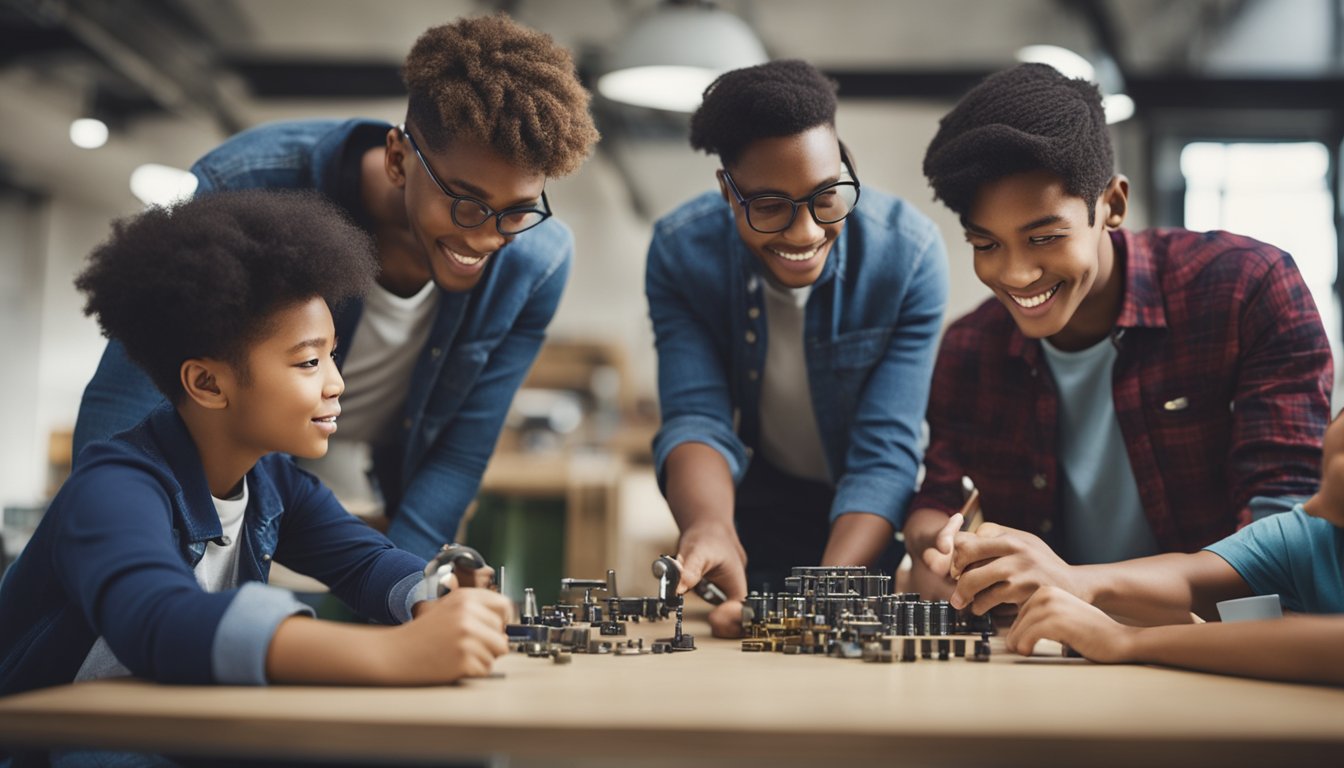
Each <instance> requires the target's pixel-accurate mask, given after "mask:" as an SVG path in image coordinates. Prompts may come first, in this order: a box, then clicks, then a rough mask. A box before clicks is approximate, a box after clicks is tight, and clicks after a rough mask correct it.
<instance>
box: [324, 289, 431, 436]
mask: <svg viewBox="0 0 1344 768" xmlns="http://www.w3.org/2000/svg"><path fill="white" fill-rule="evenodd" d="M438 298H439V291H438V286H436V285H435V284H434V281H433V280H431V281H429V282H427V283H425V287H423V288H421V289H420V291H419V293H416V294H415V295H414V296H410V297H407V298H402V297H400V296H397V295H395V294H393V293H389V292H388V291H387V290H386V289H384V288H383V287H381V286H379V285H377V284H375V285H374V286H373V288H372V289H371V290H370V291H369V293H368V295H367V296H366V297H365V298H364V311H363V313H362V314H361V315H360V317H359V327H358V328H356V329H355V338H354V340H353V341H352V342H351V343H350V346H349V347H348V348H347V350H346V353H345V363H344V364H343V365H342V366H341V376H342V377H343V378H344V379H345V394H343V395H341V417H340V419H339V420H338V424H339V425H340V427H339V429H338V430H337V431H336V435H335V436H334V438H333V439H334V440H341V441H346V440H358V441H362V442H376V441H377V440H378V439H379V438H381V437H383V436H384V434H385V433H386V430H387V429H388V428H389V427H390V426H392V425H393V424H394V423H395V420H396V418H397V417H398V416H400V415H401V411H402V408H404V407H405V405H406V392H407V391H408V390H409V389H410V381H411V374H413V373H414V372H415V364H416V361H417V360H419V359H420V352H421V350H423V349H424V346H425V342H426V341H428V340H429V332H430V330H432V328H433V325H434V310H435V309H436V308H437V307H438V305H439V302H438Z"/></svg>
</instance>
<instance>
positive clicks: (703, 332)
mask: <svg viewBox="0 0 1344 768" xmlns="http://www.w3.org/2000/svg"><path fill="white" fill-rule="evenodd" d="M835 113H836V95H835V84H834V83H833V82H831V81H830V80H828V79H827V78H826V77H825V76H824V75H822V74H821V73H820V72H819V71H817V69H816V68H815V67H813V66H812V65H811V64H808V63H807V62H804V61H798V60H784V61H772V62H769V63H767V64H762V65H760V66H756V67H748V68H745V69H738V70H734V71H732V72H728V73H727V74H724V75H723V76H722V77H720V78H719V79H718V80H717V81H715V82H714V84H712V85H711V86H710V87H709V88H708V89H707V90H706V92H705V98H704V102H703V103H702V104H701V106H700V108H699V110H697V112H696V113H695V115H694V117H692V119H691V145H692V146H693V147H694V148H696V149H701V150H704V151H706V152H708V153H709V154H712V155H717V156H718V157H719V159H720V161H721V162H722V165H723V167H722V169H720V170H719V171H718V172H717V173H716V179H715V180H716V181H717V186H718V188H717V189H716V190H715V191H713V192H707V193H705V194H703V195H701V196H700V197H698V198H696V199H694V200H691V201H690V202H687V203H686V204H684V205H682V206H681V207H680V208H678V209H677V210H675V211H673V212H672V213H671V214H669V215H667V216H666V217H664V218H663V219H662V220H660V221H659V222H658V223H657V225H656V226H655V228H654V235H653V242H652V244H651V245H650V246H649V257H648V265H647V271H646V277H645V292H646V294H647V295H648V300H649V314H650V317H651V318H652V320H653V330H654V335H655V337H656V343H657V347H658V396H659V404H660V406H661V408H662V426H661V428H660V429H659V431H658V434H657V436H656V437H655V439H654V446H653V447H654V458H655V462H656V466H657V470H658V478H659V481H660V483H661V484H662V487H663V488H664V491H665V493H666V495H667V501H668V505H669V506H670V507H671V510H672V514H673V516H674V517H675V518H676V520H677V524H678V526H679V527H680V529H681V541H680V543H679V545H678V553H679V554H680V556H681V557H682V559H683V562H684V565H685V567H684V570H683V572H682V576H683V579H682V584H681V588H682V589H685V588H687V587H690V586H694V585H695V584H696V583H697V582H699V581H700V580H701V579H702V578H708V579H710V580H712V581H713V582H715V583H717V584H718V585H719V586H720V587H722V588H723V590H724V592H725V593H726V595H727V597H728V598H729V600H728V601H727V602H725V603H723V604H722V605H720V606H719V607H717V608H715V609H714V611H713V613H711V614H710V624H711V626H712V628H713V630H714V632H715V634H717V635H732V634H737V633H739V632H740V631H741V621H740V611H739V610H738V609H739V608H740V604H739V603H738V602H737V599H739V598H741V597H744V596H745V595H746V593H747V589H748V587H749V586H750V588H752V589H762V588H767V587H773V588H774V589H782V588H783V579H784V577H786V576H787V575H788V573H789V572H790V569H791V568H792V567H793V566H797V565H817V564H825V565H876V564H882V565H883V566H884V567H887V568H894V567H895V565H896V563H897V562H899V559H900V558H899V554H900V551H899V546H898V545H896V544H895V543H894V542H893V534H894V532H895V531H896V530H898V529H899V527H900V525H901V520H902V518H903V516H904V512H905V505H906V502H907V501H908V500H909V498H910V496H911V494H912V493H913V492H914V489H915V478H916V474H917V473H918V470H919V460H920V420H921V418H922V417H923V413H924V406H925V403H926V402H927V400H928V396H929V376H930V371H931V369H932V365H933V355H934V348H935V345H936V342H937V338H938V330H939V328H940V327H941V326H942V321H943V308H944V306H945V304H946V301H947V264H946V260H945V254H944V251H943V242H942V238H941V237H940V236H939V234H938V231H937V229H936V228H935V227H934V225H933V223H932V222H931V221H929V219H928V218H927V217H925V216H924V215H923V214H921V213H920V212H919V211H918V210H916V209H915V208H914V207H913V206H911V205H910V204H909V203H907V202H905V201H904V200H901V199H899V198H895V197H892V196H890V195H887V194H884V193H882V192H880V191H878V190H875V189H872V188H871V187H862V194H860V182H859V174H858V172H857V171H856V169H855V162H854V157H853V156H852V155H851V154H850V153H849V152H848V151H847V148H846V147H845V146H844V145H843V144H842V143H841V141H840V138H839V136H838V135H837V132H836V127H835Z"/></svg>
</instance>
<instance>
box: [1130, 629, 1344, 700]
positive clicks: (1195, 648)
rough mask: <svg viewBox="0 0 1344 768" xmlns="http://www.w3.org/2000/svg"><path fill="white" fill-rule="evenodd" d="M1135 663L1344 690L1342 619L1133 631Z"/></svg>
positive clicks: (1343, 630) (1343, 634) (1343, 631)
mask: <svg viewBox="0 0 1344 768" xmlns="http://www.w3.org/2000/svg"><path fill="white" fill-rule="evenodd" d="M1131 640H1132V646H1131V648H1132V650H1131V655H1132V657H1133V660H1134V661H1140V662H1145V663H1152V664H1166V665H1170V666H1176V667H1186V668H1188V669H1198V670H1203V671H1205V672H1217V673H1221V674H1228V675H1246V676H1249V677H1261V678H1266V679H1270V680H1286V681H1291V682H1303V683H1329V684H1331V685H1344V618H1342V617H1339V616H1296V617H1290V618H1286V619H1277V620H1271V621H1251V622H1238V623H1234V624H1222V623H1210V624H1193V625H1186V626H1166V627H1146V628H1143V629H1137V630H1133V634H1132V639H1131Z"/></svg>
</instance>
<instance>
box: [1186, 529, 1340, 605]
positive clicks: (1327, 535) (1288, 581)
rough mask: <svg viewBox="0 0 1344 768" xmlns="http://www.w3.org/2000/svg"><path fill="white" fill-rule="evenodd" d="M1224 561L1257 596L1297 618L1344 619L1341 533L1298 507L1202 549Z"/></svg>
mask: <svg viewBox="0 0 1344 768" xmlns="http://www.w3.org/2000/svg"><path fill="white" fill-rule="evenodd" d="M1205 549H1207V550H1208V551H1210V552H1212V553H1214V554H1215V555H1218V556H1219V557H1221V558H1223V559H1224V560H1226V561H1227V562H1228V564H1229V565H1231V566H1232V567H1233V568H1234V569H1236V571H1237V573H1238V574H1240V575H1241V578H1243V579H1245V580H1246V584H1247V585H1249V586H1250V588H1251V591H1252V592H1254V593H1255V594H1257V595H1272V594H1275V593H1277V594H1278V595H1279V599H1280V600H1281V601H1282V603H1283V607H1284V608H1287V609H1288V610H1290V611H1297V612H1298V613H1344V570H1341V566H1342V565H1344V530H1341V529H1339V528H1336V527H1335V526H1334V525H1332V524H1330V523H1329V522H1327V521H1325V520H1322V519H1321V518H1319V517H1312V516H1311V515H1308V514H1307V513H1306V512H1305V511H1303V509H1302V505H1301V504H1297V505H1295V506H1294V507H1293V509H1292V511H1291V512H1284V513H1282V514H1277V515H1269V516H1268V517H1265V518H1262V519H1260V520H1257V521H1256V522H1254V523H1251V524H1250V525H1248V526H1246V527H1245V528H1242V529H1241V530H1240V531H1237V532H1236V533H1234V534H1232V535H1231V536H1228V537H1227V538H1226V539H1223V540H1222V541H1218V542H1214V543H1213V544H1210V545H1209V546H1207V547H1205Z"/></svg>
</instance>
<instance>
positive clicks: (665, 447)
mask: <svg viewBox="0 0 1344 768" xmlns="http://www.w3.org/2000/svg"><path fill="white" fill-rule="evenodd" d="M669 241H671V242H669ZM674 242H675V238H674V237H672V236H669V235H665V234H663V233H661V232H658V231H655V233H654V237H653V241H652V243H650V245H649V256H648V261H647V267H646V271H645V277H644V291H645V294H646V296H647V298H648V302H649V317H650V319H651V320H652V321H653V334H654V344H655V346H656V348H657V351H658V404H659V407H660V408H661V409H662V426H661V427H660V428H659V430H658V433H657V435H655V436H654V439H653V458H654V469H655V470H656V472H657V475H658V484H659V486H660V487H665V485H666V475H665V473H664V467H665V466H666V463H667V457H668V455H669V454H671V453H672V451H673V449H675V448H676V447H677V446H679V445H681V444H683V443H688V442H697V443H703V444H705V445H708V446H709V447H711V448H713V449H715V450H716V451H718V452H719V453H720V454H721V455H722V456H723V460H724V461H725V462H727V464H728V469H729V471H730V472H732V475H733V481H734V483H737V482H741V480H742V476H743V475H744V474H745V473H746V469H747V450H746V446H745V445H744V444H743V443H742V440H741V439H740V438H739V437H738V436H737V433H736V432H735V431H734V430H733V403H732V393H731V391H730V389H729V382H728V372H727V371H725V370H723V366H722V364H720V363H719V362H718V361H719V352H718V350H717V349H716V345H715V333H716V331H715V329H712V328H710V327H709V326H708V325H707V324H706V322H705V321H704V319H703V318H702V317H700V316H699V315H698V314H697V313H696V312H695V310H694V308H693V307H694V302H695V299H694V297H692V296H688V295H686V293H685V292H684V291H683V289H682V287H681V283H680V281H678V280H677V279H676V278H677V272H676V267H675V262H676V256H675V254H674V253H673V244H674ZM720 333H721V331H720Z"/></svg>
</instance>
